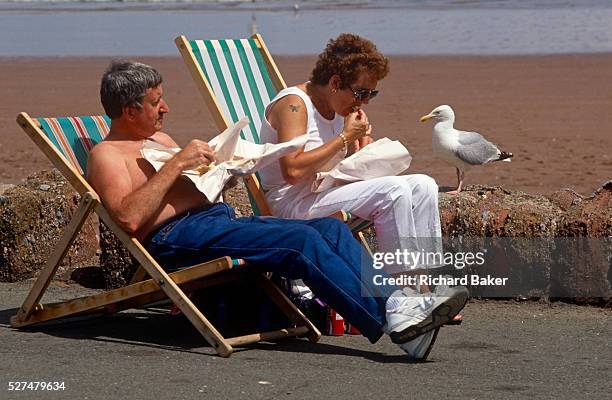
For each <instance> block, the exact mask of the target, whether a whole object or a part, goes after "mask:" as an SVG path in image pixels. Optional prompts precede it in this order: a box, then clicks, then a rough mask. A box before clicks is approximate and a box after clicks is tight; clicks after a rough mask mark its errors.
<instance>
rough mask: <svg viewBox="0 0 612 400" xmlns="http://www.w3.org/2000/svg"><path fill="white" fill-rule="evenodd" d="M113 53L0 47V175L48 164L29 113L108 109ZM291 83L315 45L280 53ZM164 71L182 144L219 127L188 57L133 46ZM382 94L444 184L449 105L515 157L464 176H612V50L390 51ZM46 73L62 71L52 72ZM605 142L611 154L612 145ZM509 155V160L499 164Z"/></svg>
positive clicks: (383, 122) (489, 179)
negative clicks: (439, 120)
mask: <svg viewBox="0 0 612 400" xmlns="http://www.w3.org/2000/svg"><path fill="white" fill-rule="evenodd" d="M112 58H113V57H74V56H70V57H0V72H1V74H0V85H2V87H3V93H4V95H5V99H10V101H5V102H4V104H2V105H0V163H1V165H2V167H0V182H2V183H16V182H19V181H20V180H21V179H23V178H25V177H26V176H27V175H29V174H30V173H32V172H34V171H37V170H40V169H45V168H49V167H50V163H49V162H48V161H46V159H45V158H44V156H43V155H42V153H41V152H40V151H39V150H38V149H37V148H36V147H35V146H34V144H33V143H31V141H30V139H29V138H28V137H27V136H26V135H25V134H24V133H23V132H22V131H21V129H20V128H19V127H18V126H17V124H16V123H15V118H16V116H17V114H18V112H20V111H26V112H28V113H29V114H30V115H32V116H59V115H76V114H80V115H82V114H97V113H102V107H101V106H100V104H99V100H98V90H99V88H98V85H99V79H100V76H101V74H102V72H103V71H104V69H105V68H106V66H107V64H108V62H109V61H110V60H111V59H112ZM274 58H275V60H276V62H277V64H278V67H279V69H280V71H281V73H282V74H283V77H284V78H285V80H286V82H287V84H288V85H293V84H296V83H299V82H302V81H304V80H306V79H307V76H308V73H309V71H310V69H311V68H312V65H313V64H314V60H315V56H314V55H311V56H274ZM134 59H136V60H139V61H143V62H146V63H150V64H151V65H153V66H155V67H156V68H158V69H159V70H160V72H161V73H162V74H163V75H164V82H165V86H164V88H165V97H166V99H167V101H168V102H169V105H170V114H169V115H168V116H167V118H166V125H165V127H164V130H165V131H166V132H169V133H171V134H172V135H173V136H174V137H175V138H176V139H177V141H178V142H179V144H181V145H184V144H186V143H187V141H188V139H190V138H193V137H199V138H203V139H210V138H211V137H212V136H214V135H215V134H216V133H217V129H216V128H215V126H214V123H213V122H212V118H211V117H210V114H209V113H208V111H207V109H206V107H205V105H204V102H203V100H202V99H201V97H200V95H199V93H198V91H197V89H196V86H195V84H194V83H193V82H192V80H191V77H190V75H189V73H188V71H187V69H186V67H185V66H184V65H183V62H182V60H181V59H180V57H179V56H178V55H177V56H160V57H134ZM390 60H391V73H390V74H389V76H388V77H387V78H386V79H385V80H383V81H381V82H380V84H379V89H380V90H381V95H379V96H378V97H377V98H376V99H375V100H373V101H372V102H371V103H370V104H369V105H368V106H366V108H365V110H366V112H367V113H368V116H369V117H370V120H371V121H372V123H373V126H374V132H373V136H374V137H375V138H380V137H383V136H387V137H389V138H391V139H399V140H401V141H402V142H403V143H404V145H406V147H407V148H408V149H409V150H410V152H411V154H412V155H413V162H412V165H411V167H410V169H409V171H408V173H426V174H428V175H431V176H433V177H434V178H435V179H436V180H437V181H438V184H439V185H440V186H445V187H448V186H452V185H454V184H455V183H456V178H455V171H454V168H453V167H451V166H448V165H446V164H444V163H443V162H442V161H440V160H437V159H435V158H434V157H433V155H432V154H431V129H432V125H431V124H421V123H420V122H418V118H419V117H420V116H421V115H424V114H427V113H428V112H429V111H431V109H433V108H434V107H436V106H437V105H439V104H450V105H451V106H453V108H454V109H455V112H456V114H457V123H456V124H455V125H456V127H457V128H458V129H462V130H474V131H477V132H479V133H481V134H483V135H484V136H485V137H487V138H488V139H489V140H491V141H492V142H493V143H495V144H497V145H499V147H500V148H501V149H502V150H506V151H510V152H512V153H514V154H515V157H514V159H513V161H512V162H511V163H495V164H491V165H487V166H483V167H475V168H473V169H472V170H470V171H469V172H467V174H466V184H467V185H470V184H486V185H501V186H504V187H507V188H510V189H514V190H521V191H524V192H527V193H539V194H550V193H553V192H555V191H557V190H560V189H562V188H570V189H572V190H575V191H577V192H578V193H581V194H585V195H589V194H591V193H592V192H593V191H594V190H596V189H597V188H599V187H600V186H601V184H603V183H604V182H606V181H607V180H609V179H610V178H612V176H610V175H611V174H610V171H612V155H611V154H609V153H610V152H609V151H608V150H607V148H610V147H611V146H610V145H612V135H611V134H610V133H611V132H610V128H608V127H610V126H612V112H610V110H611V109H612V96H611V95H610V94H609V90H606V87H605V86H606V85H605V82H610V81H612V54H610V53H602V54H563V55H540V56H535V55H525V56H506V55H496V56H482V55H478V56H463V55H461V56H438V55H436V56H430V55H422V56H412V55H405V56H390ZM49 77H53V79H52V81H50V80H49ZM606 153H608V154H606ZM502 164H503V165H502Z"/></svg>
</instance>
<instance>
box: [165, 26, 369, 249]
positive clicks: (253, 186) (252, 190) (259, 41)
mask: <svg viewBox="0 0 612 400" xmlns="http://www.w3.org/2000/svg"><path fill="white" fill-rule="evenodd" d="M251 39H252V40H253V41H254V42H255V45H256V46H257V48H258V49H260V51H261V56H262V58H263V61H264V63H265V66H266V68H267V70H268V74H269V76H270V79H271V81H272V85H273V86H274V88H275V89H276V91H277V92H278V91H280V90H282V89H284V88H286V87H287V84H286V83H285V80H284V79H283V77H282V76H281V74H280V71H279V69H278V67H277V66H276V63H275V62H274V59H273V58H272V55H271V54H270V52H269V51H268V48H267V47H266V44H265V43H264V41H263V38H262V37H261V35H259V34H255V35H253V36H251ZM174 42H175V44H176V46H177V48H178V50H179V52H180V53H181V56H182V57H183V61H184V62H185V64H186V65H187V68H188V69H189V72H190V73H191V77H192V78H193V80H194V81H195V83H196V85H197V87H198V90H199V91H200V94H201V95H202V97H203V98H204V101H205V103H206V106H207V107H208V109H209V110H210V113H211V114H212V116H213V119H214V121H215V123H216V125H217V128H219V130H221V131H223V130H225V129H227V127H228V126H229V125H230V121H228V119H227V116H226V115H225V113H224V112H223V109H222V107H221V105H220V104H219V101H218V99H217V97H216V96H215V92H214V91H213V89H212V86H211V83H210V82H209V80H208V79H207V78H206V75H205V73H204V71H203V70H202V68H201V67H200V64H199V62H198V60H197V57H196V56H195V54H194V53H193V51H192V49H191V45H190V43H189V40H188V39H187V38H186V37H185V36H184V35H181V36H179V37H177V38H176V39H175V41H174ZM244 181H245V184H246V187H247V190H248V192H249V197H250V200H251V204H252V206H253V211H254V212H255V214H257V215H272V210H271V208H270V206H269V205H268V201H267V200H266V197H265V194H264V192H263V189H262V187H261V184H260V182H259V179H258V178H257V176H256V175H255V174H252V175H248V176H246V177H245V178H244ZM331 216H332V217H335V218H338V219H341V220H342V221H344V222H347V223H349V227H350V228H351V230H352V231H353V234H354V235H355V237H356V238H358V239H359V240H360V241H361V243H362V245H363V246H364V247H365V248H366V250H367V251H368V252H369V253H370V254H371V253H372V251H371V249H370V246H369V245H368V243H367V241H366V240H365V238H364V236H363V233H362V230H363V229H365V228H367V227H368V226H370V225H371V223H370V222H369V221H364V220H360V221H356V223H355V224H352V221H350V216H349V214H348V213H346V212H344V211H342V210H338V212H336V213H334V214H333V215H331Z"/></svg>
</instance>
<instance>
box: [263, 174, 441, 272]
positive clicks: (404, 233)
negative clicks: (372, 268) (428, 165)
mask: <svg viewBox="0 0 612 400" xmlns="http://www.w3.org/2000/svg"><path fill="white" fill-rule="evenodd" d="M286 201H289V200H285V201H281V202H286ZM339 210H344V211H349V212H350V213H351V214H353V215H356V216H358V217H360V218H363V219H366V220H369V221H372V222H373V224H374V229H375V230H376V238H377V241H378V246H379V250H380V251H382V252H397V250H399V251H401V252H404V250H406V251H408V252H421V253H426V252H441V249H442V246H441V236H442V233H441V228H440V214H439V212H438V185H437V184H436V181H435V180H434V179H433V178H431V177H429V176H427V175H421V174H415V175H402V176H386V177H382V178H376V179H371V180H367V181H361V182H354V183H349V184H346V185H343V186H338V187H334V188H331V189H329V190H327V191H325V192H322V193H309V194H307V195H305V196H304V197H302V198H295V199H293V200H292V201H291V204H283V206H282V207H278V210H276V209H275V213H276V212H277V211H278V212H279V213H278V214H277V216H279V217H284V218H294V219H308V218H318V217H325V216H329V215H330V214H332V213H334V212H337V211H339ZM413 260H414V259H413ZM421 260H424V258H422V259H421ZM409 264H410V263H409ZM438 265H439V264H438ZM431 266H433V265H431ZM388 267H389V268H386V269H387V270H388V271H389V272H398V268H399V269H400V270H408V269H412V268H415V267H417V268H422V267H428V265H427V263H425V262H419V263H418V265H409V267H410V268H407V265H406V264H402V265H396V266H390V265H388Z"/></svg>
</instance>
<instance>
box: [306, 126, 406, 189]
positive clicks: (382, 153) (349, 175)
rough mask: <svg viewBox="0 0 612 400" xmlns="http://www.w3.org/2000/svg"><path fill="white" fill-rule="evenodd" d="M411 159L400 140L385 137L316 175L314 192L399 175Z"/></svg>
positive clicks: (313, 185)
mask: <svg viewBox="0 0 612 400" xmlns="http://www.w3.org/2000/svg"><path fill="white" fill-rule="evenodd" d="M411 161H412V156H411V155H410V153H409V152H408V150H407V149H406V148H405V147H404V145H402V144H401V143H400V142H399V141H397V140H390V139H388V138H382V139H379V140H377V141H375V142H374V143H371V144H369V145H367V146H366V147H364V148H363V149H361V150H360V151H358V152H356V153H354V154H352V155H351V156H350V157H347V158H345V159H343V160H342V161H340V162H339V163H338V164H336V166H335V167H334V168H332V169H330V170H329V171H323V172H319V173H317V175H316V177H315V180H314V182H313V183H312V187H311V190H312V191H313V192H315V193H319V192H323V191H325V190H327V189H329V188H332V187H334V186H339V185H344V184H346V183H350V182H357V181H365V180H368V179H373V178H380V177H383V176H394V175H399V174H401V173H402V172H404V171H405V170H407V169H408V167H410V162H411Z"/></svg>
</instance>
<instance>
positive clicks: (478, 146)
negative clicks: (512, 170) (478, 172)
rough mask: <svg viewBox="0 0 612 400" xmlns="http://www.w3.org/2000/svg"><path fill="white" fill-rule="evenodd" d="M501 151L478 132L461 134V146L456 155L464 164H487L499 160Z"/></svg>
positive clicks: (456, 150)
mask: <svg viewBox="0 0 612 400" xmlns="http://www.w3.org/2000/svg"><path fill="white" fill-rule="evenodd" d="M499 154H500V151H499V149H498V148H497V146H495V145H494V144H493V143H491V142H489V141H488V140H487V139H485V138H484V137H482V135H480V134H479V133H476V132H461V133H460V134H459V146H458V147H457V148H456V149H455V155H456V156H457V157H458V158H460V159H461V160H463V161H464V162H466V163H468V164H472V165H480V164H485V163H487V162H489V161H493V160H496V159H497V158H499Z"/></svg>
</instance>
